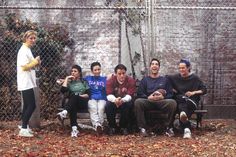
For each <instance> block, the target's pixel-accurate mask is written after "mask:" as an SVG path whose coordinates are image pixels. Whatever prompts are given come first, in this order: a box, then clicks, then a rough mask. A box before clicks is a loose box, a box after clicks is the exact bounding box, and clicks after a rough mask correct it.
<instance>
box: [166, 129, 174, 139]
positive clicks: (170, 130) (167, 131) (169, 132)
mask: <svg viewBox="0 0 236 157" xmlns="http://www.w3.org/2000/svg"><path fill="white" fill-rule="evenodd" d="M166 135H167V136H168V137H173V136H175V133H174V129H173V128H167V129H166Z"/></svg>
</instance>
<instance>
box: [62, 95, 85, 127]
mask: <svg viewBox="0 0 236 157" xmlns="http://www.w3.org/2000/svg"><path fill="white" fill-rule="evenodd" d="M87 103H88V98H83V97H81V96H79V95H71V96H70V98H69V101H68V102H67V104H66V105H65V109H66V110H67V111H68V113H69V116H70V124H71V126H77V125H78V123H77V112H78V111H79V110H86V109H88V105H87Z"/></svg>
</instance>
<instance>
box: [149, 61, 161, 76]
mask: <svg viewBox="0 0 236 157" xmlns="http://www.w3.org/2000/svg"><path fill="white" fill-rule="evenodd" d="M159 69H160V66H159V63H158V61H155V60H153V61H152V62H151V64H150V71H151V74H158V72H159Z"/></svg>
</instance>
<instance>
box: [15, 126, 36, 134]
mask: <svg viewBox="0 0 236 157" xmlns="http://www.w3.org/2000/svg"><path fill="white" fill-rule="evenodd" d="M18 128H19V129H21V128H22V126H21V125H18ZM27 129H28V131H29V133H31V134H33V133H34V132H33V130H32V129H30V127H29V125H27Z"/></svg>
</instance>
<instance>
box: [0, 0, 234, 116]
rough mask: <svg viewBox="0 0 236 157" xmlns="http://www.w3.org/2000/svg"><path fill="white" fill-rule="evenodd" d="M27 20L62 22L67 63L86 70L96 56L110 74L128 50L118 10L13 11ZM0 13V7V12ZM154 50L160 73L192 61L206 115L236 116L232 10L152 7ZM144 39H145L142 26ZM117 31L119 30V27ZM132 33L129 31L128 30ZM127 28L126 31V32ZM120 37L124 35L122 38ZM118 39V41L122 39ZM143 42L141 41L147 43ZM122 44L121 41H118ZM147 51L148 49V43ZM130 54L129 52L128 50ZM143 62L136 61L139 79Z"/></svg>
mask: <svg viewBox="0 0 236 157" xmlns="http://www.w3.org/2000/svg"><path fill="white" fill-rule="evenodd" d="M157 2H158V5H163V6H168V5H171V6H191V5H192V6H214V7H215V6H223V7H225V6H230V7H233V6H235V5H236V3H235V0H229V1H220V0H217V1H208V0H201V1H200V0H188V1H186V0H160V1H157ZM7 3H8V5H13V6H47V7H48V6H84V5H91V6H94V5H103V2H101V1H99V0H97V1H96V0H94V1H93V0H91V1H84V0H81V1H78V0H67V1H60V2H57V1H55V0H47V1H42V0H35V1H30V0H8V1H7ZM15 11H16V12H18V13H19V14H20V15H22V16H23V17H25V18H29V19H31V20H34V21H37V22H40V23H42V24H44V23H60V24H62V25H65V26H66V27H68V29H69V31H70V35H71V37H72V38H73V39H74V41H75V45H74V47H73V48H72V49H69V48H68V49H67V50H68V52H69V53H68V56H67V59H66V61H65V62H66V64H68V66H69V65H71V64H72V63H77V64H80V65H81V66H82V67H83V68H84V71H85V72H86V73H89V71H90V70H89V65H90V63H91V62H92V61H95V60H98V61H100V62H101V63H102V65H103V72H104V73H105V74H108V73H111V72H113V68H114V66H115V65H116V64H117V63H118V62H119V60H120V59H121V62H122V63H124V64H126V65H128V69H129V72H130V59H129V55H128V54H127V52H128V48H127V47H124V45H125V42H124V40H122V39H123V38H125V35H124V33H125V30H124V28H123V27H124V26H122V27H121V26H120V23H119V18H118V14H114V12H113V11H112V10H96V9H91V10H72V9H69V10H67V9H65V10H15ZM0 13H1V14H2V11H1V12H0ZM1 14H0V15H1ZM155 21H156V27H155V34H156V43H155V44H156V49H155V52H154V53H153V55H154V57H158V58H160V60H161V73H162V74H172V73H174V72H177V63H178V61H179V59H180V58H188V59H190V61H191V62H192V71H193V72H195V73H197V74H198V75H199V76H200V77H201V78H202V79H203V81H204V82H205V83H206V85H207V87H208V95H207V98H206V107H207V108H208V109H209V113H208V117H210V118H235V117H236V114H235V113H236V81H235V79H236V66H235V65H236V64H235V62H236V60H235V57H236V46H235V42H236V29H235V26H236V11H235V10H226V9H225V10H224V9H221V10H210V9H209V10H205V9H204V10H201V9H157V10H155ZM143 28H144V29H143V38H144V40H145V41H147V38H146V34H147V31H148V30H146V26H145V25H144V26H143ZM120 29H121V32H120V31H119V30H120ZM130 32H131V30H130ZM130 32H129V34H130ZM120 37H122V39H120ZM131 39H132V42H131V50H132V51H138V49H141V46H140V38H137V37H136V39H135V37H133V38H131ZM120 40H122V41H120ZM145 41H144V43H145ZM120 43H121V44H122V45H120ZM144 47H145V54H146V55H149V54H150V52H147V49H146V48H147V45H144ZM132 53H133V52H132ZM142 64H143V61H140V62H138V63H137V64H136V65H135V70H136V71H137V74H138V76H139V77H140V76H141V74H140V71H141V70H143V69H142V68H143V65H142Z"/></svg>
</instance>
